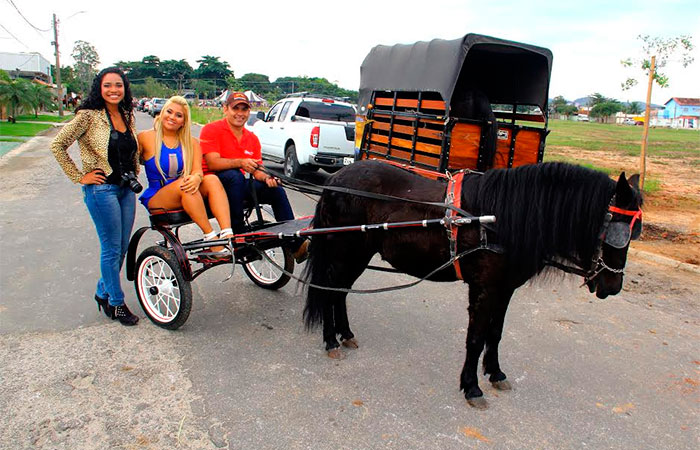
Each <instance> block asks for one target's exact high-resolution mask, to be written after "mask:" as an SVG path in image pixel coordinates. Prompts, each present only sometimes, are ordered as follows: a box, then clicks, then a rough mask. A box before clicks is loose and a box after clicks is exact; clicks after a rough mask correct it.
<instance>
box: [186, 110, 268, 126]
mask: <svg viewBox="0 0 700 450" xmlns="http://www.w3.org/2000/svg"><path fill="white" fill-rule="evenodd" d="M255 113H257V111H253V110H251V111H250V114H251V115H253V114H255ZM190 115H191V116H192V122H197V123H201V124H202V125H206V124H208V123H209V122H213V121H215V120H219V119H222V118H223V117H224V113H223V111H222V110H221V108H213V107H209V108H200V107H198V106H193V107H192V108H191V109H190Z"/></svg>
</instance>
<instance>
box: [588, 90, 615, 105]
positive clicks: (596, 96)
mask: <svg viewBox="0 0 700 450" xmlns="http://www.w3.org/2000/svg"><path fill="white" fill-rule="evenodd" d="M609 100H610V99H608V98H607V97H606V96H604V95H603V94H601V93H600V92H596V93H593V94H591V95H589V96H588V106H590V107H591V108H593V107H594V106H595V105H598V104H600V103H605V102H607V101H609Z"/></svg>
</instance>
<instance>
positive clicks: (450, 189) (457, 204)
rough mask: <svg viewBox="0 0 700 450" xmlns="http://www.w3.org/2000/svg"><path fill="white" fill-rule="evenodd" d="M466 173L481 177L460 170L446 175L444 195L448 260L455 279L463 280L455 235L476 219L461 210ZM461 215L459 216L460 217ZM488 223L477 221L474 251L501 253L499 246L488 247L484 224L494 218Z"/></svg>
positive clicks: (493, 220)
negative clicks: (476, 245)
mask: <svg viewBox="0 0 700 450" xmlns="http://www.w3.org/2000/svg"><path fill="white" fill-rule="evenodd" d="M468 173H475V174H479V175H481V172H475V171H473V170H468V169H466V170H460V171H459V172H455V173H453V174H450V173H449V172H448V173H447V191H446V193H445V205H446V208H445V220H444V225H445V230H446V231H447V239H448V241H449V243H450V260H452V261H454V264H453V265H454V269H455V274H456V275H457V278H458V279H460V280H464V277H463V276H462V269H461V267H460V264H459V261H460V259H461V256H463V255H459V254H458V253H457V233H458V232H459V227H460V226H461V225H464V224H468V223H472V222H473V221H474V220H475V219H477V220H478V219H479V218H478V217H474V216H472V215H471V214H469V213H467V212H466V211H464V210H463V209H462V184H463V182H464V175H466V174H468ZM460 214H461V215H460ZM489 217H493V219H492V220H490V221H489V222H486V221H482V220H478V222H479V241H480V242H479V246H478V247H476V249H474V250H478V249H481V250H490V251H493V252H496V253H503V249H502V248H501V247H500V246H496V245H490V244H489V243H488V241H487V238H486V226H485V225H484V224H485V223H492V222H495V221H496V218H495V217H494V216H489Z"/></svg>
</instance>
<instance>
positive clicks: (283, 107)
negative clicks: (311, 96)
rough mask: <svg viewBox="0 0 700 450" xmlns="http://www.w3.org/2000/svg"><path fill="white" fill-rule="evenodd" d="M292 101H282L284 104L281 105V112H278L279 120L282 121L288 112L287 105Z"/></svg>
mask: <svg viewBox="0 0 700 450" xmlns="http://www.w3.org/2000/svg"><path fill="white" fill-rule="evenodd" d="M291 104H292V102H284V105H282V112H280V118H279V121H280V122H282V121H283V120H284V119H285V118H286V117H287V113H288V112H289V107H290V106H291Z"/></svg>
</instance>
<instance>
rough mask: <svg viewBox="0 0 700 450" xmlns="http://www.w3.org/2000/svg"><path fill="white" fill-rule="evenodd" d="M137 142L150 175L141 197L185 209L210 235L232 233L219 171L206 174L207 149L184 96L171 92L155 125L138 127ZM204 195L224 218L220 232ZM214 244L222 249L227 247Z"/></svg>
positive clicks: (152, 204)
mask: <svg viewBox="0 0 700 450" xmlns="http://www.w3.org/2000/svg"><path fill="white" fill-rule="evenodd" d="M138 142H139V148H140V151H141V160H142V161H143V165H144V167H145V168H146V177H147V178H148V188H147V189H146V190H145V191H144V192H143V194H142V195H141V197H140V198H139V200H140V201H141V203H143V205H144V206H145V207H146V208H147V209H148V210H157V209H167V210H170V209H179V208H182V209H184V210H185V212H187V214H189V216H190V217H191V218H192V220H193V221H194V223H196V224H197V225H198V226H199V228H201V229H202V232H203V233H204V239H205V240H212V239H215V238H216V237H217V236H219V237H222V238H226V237H230V236H232V235H233V232H232V231H231V219H230V215H229V206H228V199H227V197H226V191H224V188H223V186H222V185H221V182H220V181H219V178H218V177H216V175H206V176H204V175H202V151H201V149H200V148H199V142H198V141H197V139H195V138H193V137H192V134H191V132H190V108H189V105H188V104H187V101H186V100H185V99H184V98H183V97H180V96H175V97H171V98H170V99H169V100H168V101H167V102H166V103H165V105H164V106H163V109H162V111H161V112H160V115H159V116H158V117H157V118H156V120H155V124H154V127H153V129H152V130H148V131H143V132H141V133H139V135H138ZM204 198H207V199H208V200H209V207H210V208H211V211H212V212H213V213H214V217H215V218H216V220H217V222H219V227H220V228H221V233H220V234H217V233H216V231H214V229H213V228H212V226H211V224H210V223H209V218H208V217H207V212H206V208H205V206H204ZM212 250H213V251H215V252H221V251H222V250H224V247H212Z"/></svg>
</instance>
